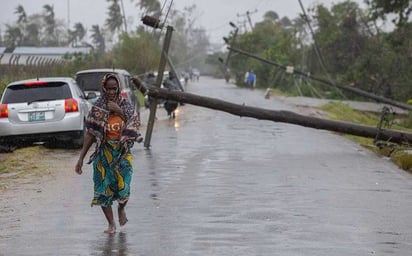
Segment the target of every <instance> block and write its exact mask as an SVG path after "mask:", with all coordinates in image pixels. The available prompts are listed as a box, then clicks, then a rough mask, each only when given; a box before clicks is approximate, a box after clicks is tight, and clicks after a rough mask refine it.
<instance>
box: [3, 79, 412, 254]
mask: <svg viewBox="0 0 412 256" xmlns="http://www.w3.org/2000/svg"><path fill="white" fill-rule="evenodd" d="M186 90H187V91H188V92H191V93H194V94H198V95H203V96H208V97H214V98H219V99H222V100H227V101H229V102H233V103H237V104H246V105H248V106H256V107H262V108H268V109H274V110H281V109H282V110H293V107H291V106H288V105H285V104H283V103H282V102H281V101H278V100H276V99H271V100H266V99H264V97H263V92H262V91H258V90H254V91H252V90H247V89H240V88H236V87H235V86H233V85H231V84H225V83H224V81H223V80H216V79H211V78H207V77H201V79H200V81H199V82H192V83H189V84H188V86H187V88H186ZM147 115H148V113H147V111H146V110H145V111H143V113H142V120H143V122H145V121H146V120H147ZM144 132H145V131H144V129H143V134H144ZM40 150H42V155H41V159H38V161H45V162H46V163H47V166H48V168H47V169H48V170H47V171H48V172H49V174H48V175H43V176H39V177H37V178H36V177H32V179H31V180H29V181H27V182H20V183H17V184H18V186H17V187H16V186H13V184H9V186H8V189H7V190H5V191H2V197H1V199H0V203H1V205H2V209H1V210H0V214H1V221H0V255H159V256H160V255H179V256H180V255H282V256H284V255H305V256H306V255H314V256H315V255H316V256H318V255H325V256H326V255H327V256H333V255H342V256H347V255H409V254H410V252H411V251H412V220H410V217H409V215H410V212H412V199H411V196H410V194H411V192H412V176H411V175H410V174H409V173H406V172H404V171H403V170H401V169H399V168H398V167H396V166H395V165H393V164H392V163H391V162H390V161H388V160H387V159H385V158H381V157H379V156H377V155H375V154H374V153H372V152H369V151H368V150H366V149H363V148H362V147H360V146H359V145H357V144H356V143H354V142H352V141H349V140H347V139H345V138H344V137H341V136H339V135H336V134H333V133H330V132H327V131H321V130H315V129H310V128H304V127H299V126H296V125H290V124H285V123H275V122H270V121H259V120H255V119H252V118H240V117H238V116H234V115H231V114H228V113H224V112H219V111H216V110H210V109H205V108H201V107H197V106H193V105H189V104H185V105H184V106H181V107H179V112H178V113H177V117H176V119H175V120H170V119H168V118H167V117H166V116H165V110H164V109H162V108H159V109H158V119H157V121H156V122H155V126H154V133H153V135H152V140H151V147H150V149H145V148H144V147H143V144H136V145H135V147H134V148H133V150H132V153H133V156H134V168H135V172H134V174H133V180H132V189H131V193H132V194H131V199H130V201H129V204H128V206H127V214H128V219H129V222H128V223H127V225H126V226H125V227H123V228H120V229H119V228H118V232H117V233H116V234H115V235H106V234H104V233H103V232H102V231H103V230H104V228H105V227H106V223H105V219H104V217H103V214H102V213H101V210H100V209H99V208H98V207H92V208H91V207H90V200H91V197H92V193H93V191H92V190H93V187H92V176H91V174H92V172H91V167H90V166H88V165H86V166H85V167H84V172H83V175H81V176H78V175H76V174H75V173H74V164H75V162H76V161H77V157H78V153H79V151H77V150H46V149H40ZM10 168H12V167H10Z"/></svg>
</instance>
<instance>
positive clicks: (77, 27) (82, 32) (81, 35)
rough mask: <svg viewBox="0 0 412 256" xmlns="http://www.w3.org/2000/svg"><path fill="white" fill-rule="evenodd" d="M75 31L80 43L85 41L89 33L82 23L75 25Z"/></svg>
mask: <svg viewBox="0 0 412 256" xmlns="http://www.w3.org/2000/svg"><path fill="white" fill-rule="evenodd" d="M74 31H75V33H76V38H77V40H78V41H79V42H81V41H82V40H83V38H84V37H85V36H86V33H87V31H86V29H85V28H84V27H83V24H82V23H80V22H77V23H76V24H74Z"/></svg>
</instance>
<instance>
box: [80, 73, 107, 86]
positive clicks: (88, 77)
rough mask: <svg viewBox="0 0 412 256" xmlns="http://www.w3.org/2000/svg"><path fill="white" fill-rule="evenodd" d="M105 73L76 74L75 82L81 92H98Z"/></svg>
mask: <svg viewBox="0 0 412 256" xmlns="http://www.w3.org/2000/svg"><path fill="white" fill-rule="evenodd" d="M106 73H107V72H93V73H83V74H77V76H76V81H77V84H78V85H79V87H80V89H82V91H100V89H101V88H102V85H101V84H102V79H103V76H104V75H105V74H106Z"/></svg>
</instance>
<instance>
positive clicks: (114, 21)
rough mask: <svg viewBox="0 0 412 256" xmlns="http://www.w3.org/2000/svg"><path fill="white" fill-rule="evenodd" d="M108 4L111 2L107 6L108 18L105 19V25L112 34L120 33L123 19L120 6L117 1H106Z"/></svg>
mask: <svg viewBox="0 0 412 256" xmlns="http://www.w3.org/2000/svg"><path fill="white" fill-rule="evenodd" d="M107 1H108V2H112V4H111V5H110V6H109V13H108V14H109V18H107V19H106V25H107V27H108V29H109V31H111V32H112V33H115V32H117V31H120V30H121V29H122V24H123V18H122V12H121V10H120V5H119V3H118V0H107Z"/></svg>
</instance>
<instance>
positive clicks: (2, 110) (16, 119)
mask: <svg viewBox="0 0 412 256" xmlns="http://www.w3.org/2000/svg"><path fill="white" fill-rule="evenodd" d="M90 107H91V104H90V103H89V102H88V100H87V98H86V96H85V95H84V93H83V92H82V90H80V88H79V87H78V86H77V84H76V81H75V80H74V79H73V78H70V77H47V78H38V79H30V80H22V81H16V82H13V83H10V84H9V85H7V87H6V88H5V90H4V93H3V96H2V98H1V100H0V145H13V146H21V145H26V144H27V143H33V142H45V143H47V144H49V145H53V146H59V145H63V146H65V147H66V146H68V147H74V148H80V147H81V146H82V145H83V136H84V130H85V120H86V117H87V114H88V112H89V110H90Z"/></svg>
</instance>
